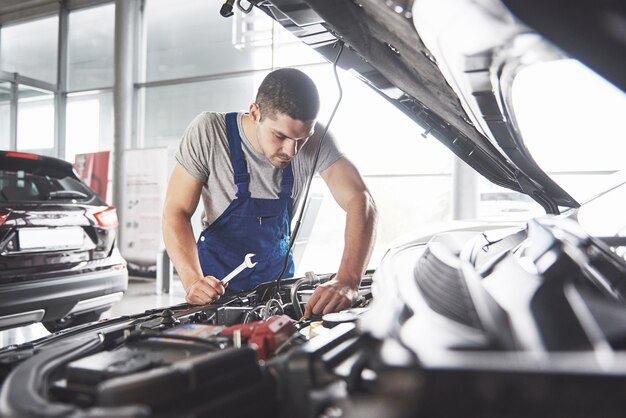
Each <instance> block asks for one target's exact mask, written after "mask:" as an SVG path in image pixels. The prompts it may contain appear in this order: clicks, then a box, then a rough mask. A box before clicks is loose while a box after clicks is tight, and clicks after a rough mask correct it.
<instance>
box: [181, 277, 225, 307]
mask: <svg viewBox="0 0 626 418" xmlns="http://www.w3.org/2000/svg"><path fill="white" fill-rule="evenodd" d="M225 291H226V288H225V287H224V285H222V282H221V281H219V280H218V279H216V278H215V277H213V276H204V277H203V278H202V279H200V280H196V281H195V282H194V283H193V284H192V285H191V286H189V287H188V288H187V296H185V300H186V301H187V303H190V304H192V305H206V304H209V303H211V302H214V301H216V300H218V299H219V298H220V296H221V295H223V294H224V292H225Z"/></svg>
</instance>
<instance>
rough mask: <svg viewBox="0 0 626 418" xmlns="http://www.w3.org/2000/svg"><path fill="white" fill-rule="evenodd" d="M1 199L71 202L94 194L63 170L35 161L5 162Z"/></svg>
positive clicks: (2, 169)
mask: <svg viewBox="0 0 626 418" xmlns="http://www.w3.org/2000/svg"><path fill="white" fill-rule="evenodd" d="M3 166H5V167H2V168H1V169H0V202H33V201H37V202H41V201H54V202H72V201H78V200H79V201H85V200H90V199H91V198H93V196H94V194H93V192H92V191H91V190H90V189H89V188H88V187H87V186H85V184H83V183H82V182H81V181H80V180H78V179H77V178H75V177H74V176H73V175H70V174H68V173H67V172H65V171H63V170H59V169H56V168H54V167H48V166H45V165H38V164H37V163H36V162H28V163H22V162H20V163H19V164H18V163H16V162H7V161H6V160H5V161H4V162H3Z"/></svg>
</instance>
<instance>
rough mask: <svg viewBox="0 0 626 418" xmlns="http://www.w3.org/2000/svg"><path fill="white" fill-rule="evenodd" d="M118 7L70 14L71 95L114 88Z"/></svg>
mask: <svg viewBox="0 0 626 418" xmlns="http://www.w3.org/2000/svg"><path fill="white" fill-rule="evenodd" d="M114 27H115V5H113V4H109V5H105V6H101V7H93V8H89V9H85V10H77V11H75V12H71V13H70V16H69V34H68V72H67V77H68V80H67V88H68V90H69V91H75V90H86V89H93V88H102V87H111V86H113V40H114V39H113V38H114V37H113V35H114V33H115V30H114Z"/></svg>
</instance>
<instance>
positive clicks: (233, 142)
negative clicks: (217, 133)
mask: <svg viewBox="0 0 626 418" xmlns="http://www.w3.org/2000/svg"><path fill="white" fill-rule="evenodd" d="M226 137H227V138H228V146H229V147H230V162H231V163H232V165H233V172H234V176H233V177H234V182H235V185H236V186H237V197H249V196H250V191H249V190H248V186H249V184H250V175H249V174H248V167H247V165H246V160H245V158H244V156H243V150H242V148H241V137H240V136H239V126H237V113H236V112H232V113H227V114H226Z"/></svg>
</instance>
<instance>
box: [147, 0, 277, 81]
mask: <svg viewBox="0 0 626 418" xmlns="http://www.w3.org/2000/svg"><path fill="white" fill-rule="evenodd" d="M219 8H220V4H218V3H216V2H211V1H206V0H185V1H184V2H182V1H181V2H173V1H169V0H148V1H147V2H146V8H145V13H144V16H145V25H146V37H147V42H146V48H147V55H146V64H145V65H146V69H145V80H146V81H156V80H167V79H176V78H185V77H193V76H199V75H210V74H221V73H231V72H236V71H245V70H254V69H258V68H269V67H270V66H271V64H272V58H271V46H270V45H265V46H257V47H245V48H235V47H234V46H233V34H232V32H233V27H232V25H233V18H224V17H222V16H221V15H220V13H219ZM268 19H269V18H268Z"/></svg>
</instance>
